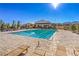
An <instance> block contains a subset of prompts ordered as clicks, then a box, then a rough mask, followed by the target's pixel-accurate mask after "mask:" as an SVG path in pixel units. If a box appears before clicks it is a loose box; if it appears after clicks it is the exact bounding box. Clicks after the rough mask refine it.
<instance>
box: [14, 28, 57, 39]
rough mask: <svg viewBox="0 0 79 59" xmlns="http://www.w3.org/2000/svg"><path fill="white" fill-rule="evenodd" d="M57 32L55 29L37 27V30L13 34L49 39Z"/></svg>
mask: <svg viewBox="0 0 79 59" xmlns="http://www.w3.org/2000/svg"><path fill="white" fill-rule="evenodd" d="M55 32H56V30H55V29H35V30H26V31H20V32H13V33H12V34H16V35H21V36H29V37H34V38H41V39H49V38H50V37H51V36H52V35H53V34H54V33H55Z"/></svg>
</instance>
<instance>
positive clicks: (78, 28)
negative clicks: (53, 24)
mask: <svg viewBox="0 0 79 59" xmlns="http://www.w3.org/2000/svg"><path fill="white" fill-rule="evenodd" d="M78 33H79V24H78Z"/></svg>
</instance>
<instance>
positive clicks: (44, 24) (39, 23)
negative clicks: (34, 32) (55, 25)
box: [35, 20, 52, 28]
mask: <svg viewBox="0 0 79 59" xmlns="http://www.w3.org/2000/svg"><path fill="white" fill-rule="evenodd" d="M35 26H36V27H38V28H52V23H51V22H49V21H47V20H39V21H36V22H35Z"/></svg>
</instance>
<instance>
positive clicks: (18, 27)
mask: <svg viewBox="0 0 79 59" xmlns="http://www.w3.org/2000/svg"><path fill="white" fill-rule="evenodd" d="M20 26H21V24H20V21H18V22H17V29H20Z"/></svg>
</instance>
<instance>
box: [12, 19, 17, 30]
mask: <svg viewBox="0 0 79 59" xmlns="http://www.w3.org/2000/svg"><path fill="white" fill-rule="evenodd" d="M11 28H12V29H13V30H15V29H16V22H15V21H14V20H13V22H12V26H11Z"/></svg>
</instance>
